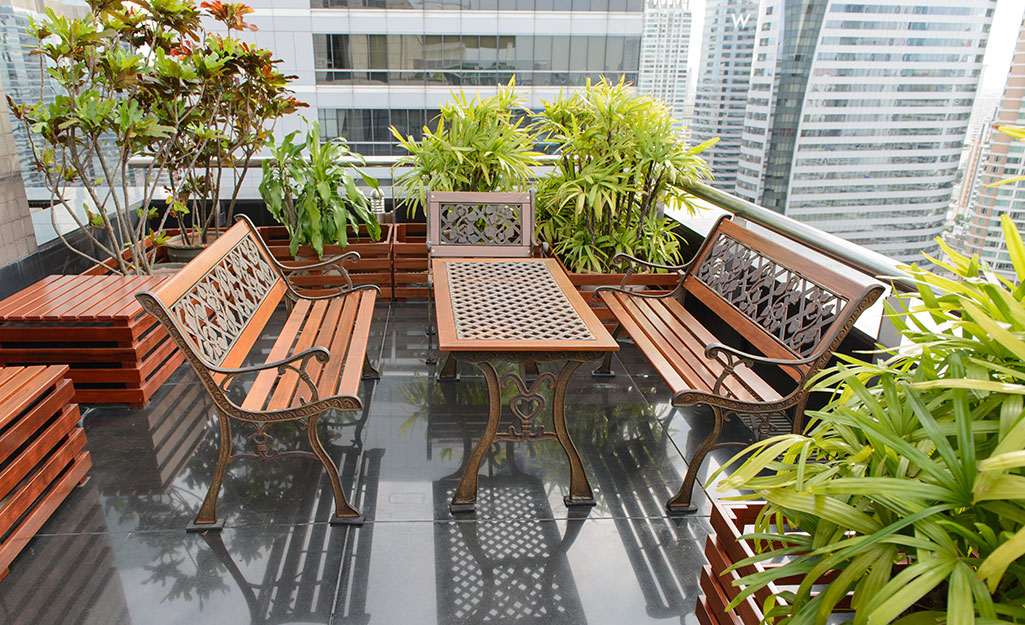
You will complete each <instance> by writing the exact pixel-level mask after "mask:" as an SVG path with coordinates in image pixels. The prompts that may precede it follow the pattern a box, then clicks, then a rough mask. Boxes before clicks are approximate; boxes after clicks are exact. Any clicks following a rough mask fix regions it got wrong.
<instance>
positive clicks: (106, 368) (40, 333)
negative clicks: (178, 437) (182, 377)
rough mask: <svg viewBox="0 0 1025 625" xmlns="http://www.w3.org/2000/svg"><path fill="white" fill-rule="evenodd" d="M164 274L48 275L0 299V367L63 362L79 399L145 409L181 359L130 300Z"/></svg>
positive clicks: (168, 339)
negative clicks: (143, 407)
mask: <svg viewBox="0 0 1025 625" xmlns="http://www.w3.org/2000/svg"><path fill="white" fill-rule="evenodd" d="M165 279H166V276H116V275H106V276H103V275H80V276H48V277H46V278H43V279H42V280H40V281H39V282H36V283H35V284H33V285H31V286H29V287H27V288H25V289H23V290H21V291H19V292H18V293H15V294H14V295H11V296H10V297H8V298H6V299H4V300H3V301H0V365H3V366H14V365H37V364H67V365H69V366H70V367H71V371H70V376H71V379H72V380H73V381H74V383H75V401H76V402H79V403H127V404H131V405H132V407H136V408H138V407H142V406H144V405H145V404H146V402H147V401H149V398H150V396H152V395H153V393H154V392H156V390H157V389H158V388H159V387H160V385H161V384H163V383H164V381H165V380H167V378H168V376H170V375H171V373H173V372H174V370H175V369H176V368H178V365H180V364H181V363H182V362H184V357H183V356H182V355H181V353H180V352H179V351H178V348H177V347H176V346H175V344H174V342H173V341H172V340H171V338H170V337H169V336H168V335H167V332H165V331H164V329H163V328H162V327H161V326H160V324H158V323H157V321H156V319H154V318H153V317H151V316H150V315H148V314H146V313H145V312H144V311H143V310H142V307H141V306H140V305H139V303H138V302H137V301H136V299H135V293H136V292H137V291H140V290H143V289H147V288H151V287H152V286H154V285H156V284H158V283H159V282H161V281H162V280H165Z"/></svg>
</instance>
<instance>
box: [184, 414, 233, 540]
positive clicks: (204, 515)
mask: <svg viewBox="0 0 1025 625" xmlns="http://www.w3.org/2000/svg"><path fill="white" fill-rule="evenodd" d="M228 419H229V417H228V415H226V414H224V413H223V412H221V411H220V410H218V411H217V421H218V423H219V424H220V426H221V427H220V431H221V440H220V450H219V451H218V452H217V468H216V469H215V470H214V477H213V479H212V480H211V481H210V490H208V491H207V492H206V499H204V500H203V506H202V507H201V508H200V509H199V514H198V515H196V519H195V520H194V521H193V522H192V523H190V524H189V525H188V527H186V528H185V530H186V531H188V532H205V531H208V530H220V529H222V528H223V527H224V522H223V521H220V522H219V521H218V520H217V496H218V495H219V494H220V492H221V482H222V481H224V473H225V471H226V470H227V469H228V461H229V460H231V422H230V421H229V420H228Z"/></svg>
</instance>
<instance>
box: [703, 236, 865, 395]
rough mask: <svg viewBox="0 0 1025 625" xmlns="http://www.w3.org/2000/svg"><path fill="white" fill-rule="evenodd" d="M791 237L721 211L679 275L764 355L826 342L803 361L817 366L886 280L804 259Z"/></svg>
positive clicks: (799, 352)
mask: <svg viewBox="0 0 1025 625" xmlns="http://www.w3.org/2000/svg"><path fill="white" fill-rule="evenodd" d="M788 245H791V246H792V247H785V246H784V245H781V244H780V243H777V242H775V241H772V240H770V239H767V238H766V237H763V236H761V235H759V234H757V233H755V232H752V231H751V230H748V229H746V228H744V227H742V226H739V225H737V224H735V223H733V222H732V221H730V220H729V219H727V218H725V217H723V218H721V219H720V220H719V221H718V222H717V223H716V225H715V227H714V228H713V229H712V232H711V233H710V234H709V235H708V238H707V239H706V240H705V242H704V244H703V245H702V247H701V249H700V250H699V251H698V253H697V256H695V260H694V263H693V264H692V265H691V266H690V269H689V270H688V271H687V274H686V275H685V276H684V288H685V289H686V290H687V292H688V293H691V294H693V295H695V296H696V297H698V298H699V299H700V300H701V301H702V302H703V303H704V304H705V305H706V306H708V307H709V308H710V309H711V310H712V311H713V312H715V313H716V314H718V315H719V317H720V318H722V319H723V320H724V321H725V322H726V323H727V324H728V325H729V326H730V327H732V328H733V329H734V330H736V331H738V332H739V333H740V334H741V335H742V336H744V338H745V339H747V340H748V341H750V342H751V344H752V345H754V346H755V347H756V348H757V349H758V350H760V351H761V352H762V353H763V354H764V355H765V356H767V357H769V358H783V359H793V358H806V357H809V356H811V355H812V354H814V353H815V352H817V351H819V349H820V347H822V346H828V350H827V353H826V354H825V355H824V356H823V358H822V359H821V362H819V361H816V362H815V363H811V364H809V365H808V366H806V367H804V368H803V369H802V371H803V372H808V371H815V370H817V369H819V368H821V367H822V366H823V365H824V364H825V362H826V360H828V359H829V356H830V354H831V353H832V352H833V351H835V350H836V349H837V348H838V347H839V345H840V342H841V341H842V340H843V338H844V337H845V336H846V335H847V333H848V332H849V331H850V329H851V328H852V327H853V326H854V322H855V320H856V319H857V318H858V316H859V315H860V314H861V313H862V312H863V311H864V310H865V309H866V308H868V307H869V306H871V305H872V303H873V302H875V301H876V299H878V298H879V296H880V295H882V293H883V291H884V288H885V287H884V286H883V285H882V283H880V282H879V281H877V280H875V279H873V278H871V277H869V276H867V275H865V274H862V273H859V272H857V271H854V270H851V271H849V272H845V273H842V274H841V273H839V272H838V271H834V270H833V269H830V268H829V267H826V266H823V265H822V264H821V263H819V262H816V261H815V260H813V259H809V258H808V257H807V256H806V255H805V254H804V252H806V250H805V249H803V247H802V246H801V245H800V244H798V243H796V242H792V243H788ZM783 369H784V370H785V371H787V373H789V374H790V375H791V376H792V377H794V378H795V379H798V380H800V379H802V378H803V377H804V375H802V373H801V372H799V371H794V370H791V368H789V367H784V368H783Z"/></svg>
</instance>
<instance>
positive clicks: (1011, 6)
mask: <svg viewBox="0 0 1025 625" xmlns="http://www.w3.org/2000/svg"><path fill="white" fill-rule="evenodd" d="M690 9H691V11H692V14H693V24H694V30H693V31H692V40H691V42H690V54H689V57H688V59H687V73H688V76H689V82H691V85H690V86H691V90H690V92H691V93H693V87H694V85H696V84H697V75H698V64H699V60H700V57H701V38H702V35H703V33H704V24H705V0H690ZM1023 11H1025V2H1022V0H997V8H996V11H995V12H994V14H993V26H992V28H991V30H990V36H989V45H988V46H987V47H986V57H985V59H984V60H983V64H984V66H985V67H984V70H983V73H982V85H981V88H980V92H981V93H986V94H990V93H994V92H995V93H1000V92H1002V91H1003V88H1004V82H1005V81H1006V80H1007V72H1008V70H1009V69H1010V67H1011V58H1012V57H1013V56H1014V45H1015V42H1016V41H1017V39H1018V30H1019V28H1020V26H1021V20H1022V12H1023Z"/></svg>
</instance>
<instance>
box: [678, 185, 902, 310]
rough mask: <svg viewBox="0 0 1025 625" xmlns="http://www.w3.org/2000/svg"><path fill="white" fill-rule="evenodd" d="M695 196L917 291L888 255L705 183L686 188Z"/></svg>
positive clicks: (846, 262)
mask: <svg viewBox="0 0 1025 625" xmlns="http://www.w3.org/2000/svg"><path fill="white" fill-rule="evenodd" d="M686 188H687V190H688V191H690V193H691V194H693V195H694V196H695V197H697V198H699V199H702V200H705V201H706V202H711V203H712V204H714V205H716V206H718V207H719V208H721V209H723V210H725V211H727V212H730V213H733V214H734V215H738V216H740V217H743V218H745V219H748V220H750V221H752V222H754V223H756V224H758V225H761V226H764V227H766V228H768V229H770V230H772V231H773V232H777V233H779V234H780V235H782V236H785V237H786V238H788V239H791V240H793V241H797V242H798V243H800V244H801V245H804V246H806V247H810V248H811V249H813V250H815V251H817V252H821V253H822V254H825V255H826V256H828V257H830V258H833V259H835V260H837V261H839V262H841V263H843V264H845V265H847V266H848V267H852V268H854V269H857V270H858V271H862V272H864V273H867V274H869V275H871V276H875V277H878V278H880V279H883V280H885V281H887V282H892V283H893V285H894V287H895V288H897V289H899V290H901V291H903V292H905V293H908V292H917V291H918V289H917V288H916V287H915V282H914V280H913V279H912V278H911V275H910V274H908V272H906V271H904V270H903V269H901V263H899V262H897V261H895V260H894V259H892V258H890V257H889V256H886V255H883V254H880V253H879V252H874V251H872V250H870V249H867V248H864V247H862V246H860V245H858V244H856V243H851V242H850V241H847V240H845V239H841V238H840V237H838V236H836V235H835V234H830V233H828V232H824V231H822V230H819V229H818V228H815V227H814V226H809V225H807V224H805V223H802V222H800V221H797V220H796V219H792V218H790V217H787V216H786V215H783V214H781V213H777V212H776V211H772V210H769V209H767V208H765V207H764V206H759V205H757V204H755V203H753V202H749V201H747V200H745V199H742V198H739V197H737V196H735V195H730V194H729V193H726V192H724V191H720V190H719V189H716V188H714V187H711V186H709V185H707V184H705V183H703V182H692V183H690V184H688V185H686Z"/></svg>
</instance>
